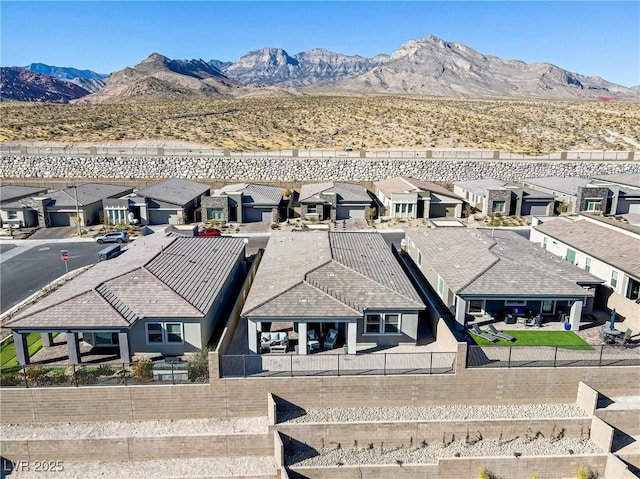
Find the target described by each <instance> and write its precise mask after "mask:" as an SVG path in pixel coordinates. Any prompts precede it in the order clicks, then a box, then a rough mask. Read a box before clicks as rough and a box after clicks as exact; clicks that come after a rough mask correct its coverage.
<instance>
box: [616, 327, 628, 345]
mask: <svg viewBox="0 0 640 479" xmlns="http://www.w3.org/2000/svg"><path fill="white" fill-rule="evenodd" d="M629 339H631V330H630V329H627V330H626V331H625V332H624V334H621V335H619V336H616V337H615V338H613V342H614V344H620V345H622V346H624V345H625V344H627V343H628V342H629Z"/></svg>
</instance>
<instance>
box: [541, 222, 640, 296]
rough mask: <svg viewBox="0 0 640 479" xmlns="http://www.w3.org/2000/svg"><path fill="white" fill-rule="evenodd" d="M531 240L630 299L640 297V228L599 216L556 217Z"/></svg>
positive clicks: (542, 224) (543, 224) (542, 226)
mask: <svg viewBox="0 0 640 479" xmlns="http://www.w3.org/2000/svg"><path fill="white" fill-rule="evenodd" d="M530 239H531V241H532V242H533V243H536V244H538V245H541V246H542V248H544V249H546V250H547V251H549V252H551V253H553V254H555V255H557V256H559V257H561V258H564V259H565V260H566V261H567V262H569V263H571V264H574V265H576V266H578V267H579V268H582V269H583V270H585V271H588V272H589V273H590V274H592V275H594V276H597V277H598V278H600V279H601V280H602V281H603V282H604V283H605V284H606V285H607V286H608V287H610V288H611V289H612V290H613V291H615V292H616V293H618V294H620V295H622V296H623V297H625V298H627V299H628V300H630V301H636V300H638V299H639V298H640V228H638V227H632V226H628V225H625V224H623V223H620V222H618V221H616V220H613V219H609V218H604V217H601V216H595V215H579V216H578V218H577V219H576V218H565V217H562V218H554V219H552V220H547V221H545V222H544V223H540V224H538V225H535V226H533V227H532V228H531V237H530Z"/></svg>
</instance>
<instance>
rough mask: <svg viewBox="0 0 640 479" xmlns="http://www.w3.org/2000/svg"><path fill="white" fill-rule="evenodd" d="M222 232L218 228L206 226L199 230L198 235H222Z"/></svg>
mask: <svg viewBox="0 0 640 479" xmlns="http://www.w3.org/2000/svg"><path fill="white" fill-rule="evenodd" d="M221 235H222V233H221V232H220V230H219V229H217V228H204V229H201V230H200V231H198V236H221Z"/></svg>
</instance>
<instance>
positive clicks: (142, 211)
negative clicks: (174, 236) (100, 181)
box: [104, 178, 210, 225]
mask: <svg viewBox="0 0 640 479" xmlns="http://www.w3.org/2000/svg"><path fill="white" fill-rule="evenodd" d="M209 190H210V187H209V185H205V184H202V183H197V182H195V181H190V180H185V179H182V178H170V179H168V180H166V181H162V182H160V183H156V184H155V185H152V186H148V187H147V188H143V189H141V190H138V191H136V195H135V196H132V197H131V198H123V197H120V199H119V200H117V201H107V202H105V203H104V209H105V215H106V216H107V217H108V218H109V219H110V221H111V222H113V223H115V222H116V221H120V220H121V218H123V217H125V216H126V217H128V216H129V213H130V212H132V213H133V215H134V219H137V220H139V223H140V224H150V225H162V224H180V223H191V222H194V221H199V220H200V204H201V201H202V198H203V197H205V196H208V195H209ZM137 214H139V215H140V216H139V217H138V216H136V215H137Z"/></svg>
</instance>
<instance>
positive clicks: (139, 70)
mask: <svg viewBox="0 0 640 479" xmlns="http://www.w3.org/2000/svg"><path fill="white" fill-rule="evenodd" d="M28 70H30V71H31V72H36V74H40V73H44V74H45V75H46V76H55V77H56V78H57V79H59V80H60V81H65V80H69V81H72V82H74V83H76V84H78V85H81V86H82V87H83V90H85V91H87V93H85V94H82V92H80V91H78V92H77V94H78V96H76V97H75V98H68V100H67V101H77V102H80V103H102V102H122V101H126V102H131V101H157V100H176V99H197V98H234V97H241V96H246V95H255V94H281V95H293V94H297V95H299V94H312V93H345V94H347V93H348V94H408V95H432V96H450V97H507V98H548V99H596V98H607V99H609V100H611V99H622V100H632V101H638V100H640V89H639V88H638V87H634V88H627V87H624V86H621V85H617V84H615V83H612V82H608V81H606V80H604V79H602V78H600V77H595V76H586V75H581V74H578V73H573V72H569V71H567V70H563V69H562V68H559V67H557V66H555V65H552V64H550V63H533V64H527V63H524V62H521V61H516V60H503V59H500V58H498V57H495V56H490V55H483V54H481V53H479V52H477V51H475V50H473V49H472V48H469V47H467V46H465V45H462V44H459V43H455V42H446V41H444V40H441V39H439V38H436V37H434V36H429V37H426V38H421V39H417V40H409V41H408V42H406V43H404V44H403V45H401V46H400V48H398V50H396V51H395V52H393V53H392V54H391V55H377V56H374V57H372V58H365V57H361V56H357V55H354V56H349V55H343V54H340V53H334V52H330V51H327V50H323V49H320V48H316V49H312V50H308V51H305V52H301V53H297V54H295V55H289V54H288V53H287V52H286V51H285V50H283V49H281V48H264V49H261V50H255V51H252V52H249V53H247V54H246V55H244V56H242V57H241V58H240V59H238V61H236V62H233V63H232V62H223V61H220V60H210V61H204V60H172V59H169V58H167V57H164V56H162V55H160V54H158V53H153V54H151V55H150V56H149V57H148V58H146V59H145V60H143V61H142V62H141V63H139V64H138V65H135V66H134V67H132V68H129V67H127V68H125V69H123V70H120V71H118V72H115V73H112V74H111V75H108V76H107V75H100V74H96V73H94V72H90V71H87V70H84V71H81V70H76V69H72V68H61V67H49V66H47V65H43V64H31V65H29V67H28ZM3 71H4V69H3ZM12 78H14V77H13V76H12ZM27 79H28V80H30V81H36V82H38V81H45V82H46V81H48V80H42V79H40V78H39V77H33V76H25V75H22V76H18V78H17V80H16V81H27ZM105 81H106V83H105V84H104V86H101V84H100V82H105ZM5 85H6V86H7V88H9V89H11V85H8V84H7V83H6V82H5V80H4V78H3V84H2V96H3V99H9V98H8V97H6V96H5V91H4V89H5ZM61 89H64V88H63V87H61ZM45 90H46V89H45ZM12 91H16V92H19V91H25V92H26V91H30V93H29V95H27V96H26V97H25V98H23V99H22V100H23V101H52V100H50V99H46V96H45V97H44V98H43V99H41V100H34V98H35V96H34V94H33V91H35V89H33V88H31V89H29V88H26V87H24V86H23V87H21V88H15V87H14V88H12ZM11 99H20V98H17V97H16V96H15V95H14V97H13V98H11ZM61 101H64V100H61Z"/></svg>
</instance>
